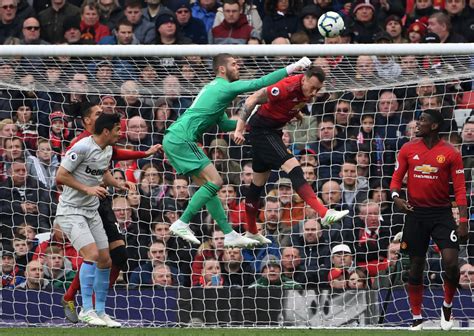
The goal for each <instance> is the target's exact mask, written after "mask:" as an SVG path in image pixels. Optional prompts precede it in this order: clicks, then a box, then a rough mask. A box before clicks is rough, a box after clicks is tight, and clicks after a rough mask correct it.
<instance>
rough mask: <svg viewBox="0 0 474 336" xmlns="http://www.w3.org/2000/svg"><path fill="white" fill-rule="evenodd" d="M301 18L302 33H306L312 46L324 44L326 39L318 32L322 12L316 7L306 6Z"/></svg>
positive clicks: (300, 14)
mask: <svg viewBox="0 0 474 336" xmlns="http://www.w3.org/2000/svg"><path fill="white" fill-rule="evenodd" d="M299 16H300V28H299V29H300V30H299V31H300V32H304V33H306V35H308V37H309V43H311V44H323V43H324V42H325V40H324V37H322V36H321V34H320V33H319V30H318V27H317V25H318V18H319V17H320V16H321V10H320V9H319V8H318V7H317V6H315V5H312V4H311V5H307V6H304V7H303V9H302V10H301V12H300V13H299Z"/></svg>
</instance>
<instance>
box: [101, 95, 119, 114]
mask: <svg viewBox="0 0 474 336" xmlns="http://www.w3.org/2000/svg"><path fill="white" fill-rule="evenodd" d="M100 107H101V108H102V111H103V112H104V113H111V114H112V113H116V112H115V109H116V108H117V100H116V99H115V98H114V96H110V95H105V96H102V97H100Z"/></svg>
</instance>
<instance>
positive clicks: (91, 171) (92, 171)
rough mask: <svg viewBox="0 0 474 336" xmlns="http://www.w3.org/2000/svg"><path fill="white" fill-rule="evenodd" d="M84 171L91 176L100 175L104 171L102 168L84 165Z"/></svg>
mask: <svg viewBox="0 0 474 336" xmlns="http://www.w3.org/2000/svg"><path fill="white" fill-rule="evenodd" d="M86 173H87V174H91V175H92V176H102V175H104V173H105V170H103V169H91V167H89V166H87V167H86Z"/></svg>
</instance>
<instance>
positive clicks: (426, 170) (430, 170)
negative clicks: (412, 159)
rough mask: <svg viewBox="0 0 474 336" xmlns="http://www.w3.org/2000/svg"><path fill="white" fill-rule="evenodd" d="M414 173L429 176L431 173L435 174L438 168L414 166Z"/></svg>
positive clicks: (425, 165)
mask: <svg viewBox="0 0 474 336" xmlns="http://www.w3.org/2000/svg"><path fill="white" fill-rule="evenodd" d="M415 171H416V172H420V173H422V174H431V173H437V172H438V168H437V167H431V165H427V164H424V165H422V166H416V167H415Z"/></svg>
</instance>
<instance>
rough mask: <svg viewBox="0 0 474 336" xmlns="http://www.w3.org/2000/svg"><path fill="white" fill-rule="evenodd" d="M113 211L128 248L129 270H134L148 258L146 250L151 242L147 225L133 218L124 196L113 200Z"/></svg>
mask: <svg viewBox="0 0 474 336" xmlns="http://www.w3.org/2000/svg"><path fill="white" fill-rule="evenodd" d="M112 209H113V211H114V214H115V217H116V218H117V228H118V230H119V231H120V232H121V233H122V234H123V236H124V240H125V244H126V246H127V247H126V248H127V254H128V258H129V259H128V266H129V269H131V270H133V269H135V268H136V267H137V266H138V263H139V261H140V260H141V259H144V258H145V257H146V252H145V251H144V248H145V246H147V245H148V242H149V236H148V235H149V229H148V230H147V228H146V227H147V225H146V224H147V223H142V222H140V221H139V220H138V219H137V218H135V217H132V214H133V212H132V208H131V207H130V204H129V203H128V200H127V199H126V198H125V197H123V196H119V197H115V198H114V199H113V200H112Z"/></svg>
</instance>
